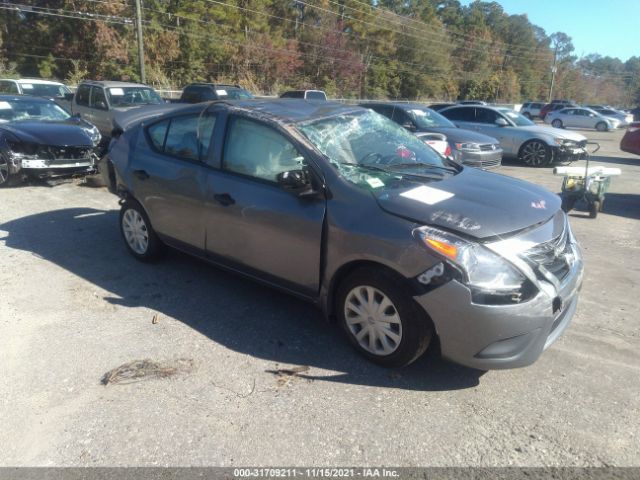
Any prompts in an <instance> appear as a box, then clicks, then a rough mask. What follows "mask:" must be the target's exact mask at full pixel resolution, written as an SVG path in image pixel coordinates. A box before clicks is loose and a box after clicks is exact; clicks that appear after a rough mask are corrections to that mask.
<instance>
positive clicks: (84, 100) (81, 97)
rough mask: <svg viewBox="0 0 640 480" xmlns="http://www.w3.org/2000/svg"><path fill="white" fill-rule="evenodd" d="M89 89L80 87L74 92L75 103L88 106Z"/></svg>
mask: <svg viewBox="0 0 640 480" xmlns="http://www.w3.org/2000/svg"><path fill="white" fill-rule="evenodd" d="M90 91H91V88H90V87H89V85H80V86H79V87H78V91H77V92H76V103H77V104H78V105H82V106H85V107H88V106H89V93H90Z"/></svg>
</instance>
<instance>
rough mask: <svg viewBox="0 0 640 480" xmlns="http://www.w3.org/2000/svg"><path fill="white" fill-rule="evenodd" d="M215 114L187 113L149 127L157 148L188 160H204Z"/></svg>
mask: <svg viewBox="0 0 640 480" xmlns="http://www.w3.org/2000/svg"><path fill="white" fill-rule="evenodd" d="M215 121H216V117H215V115H204V116H201V115H185V116H181V117H174V118H171V119H169V120H164V121H162V122H158V123H154V124H153V125H151V126H150V127H149V128H148V129H147V134H148V136H149V141H150V142H151V145H152V146H153V147H154V149H155V150H157V151H159V152H162V153H164V154H165V155H170V156H172V157H178V158H183V159H186V160H203V159H204V158H205V157H206V155H207V153H208V151H209V147H210V145H211V137H212V135H213V129H214V127H215Z"/></svg>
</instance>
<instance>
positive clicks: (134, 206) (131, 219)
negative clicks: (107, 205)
mask: <svg viewBox="0 0 640 480" xmlns="http://www.w3.org/2000/svg"><path fill="white" fill-rule="evenodd" d="M120 231H121V233H122V237H123V238H124V242H125V244H126V245H127V248H128V249H129V252H130V253H131V254H132V255H133V256H134V257H136V258H137V259H138V260H141V261H151V260H154V259H155V258H157V257H158V255H159V254H160V251H161V247H162V243H161V242H160V239H159V238H158V236H157V235H156V232H155V231H154V230H153V227H152V226H151V222H150V221H149V217H148V216H147V214H146V212H145V211H144V209H143V208H142V206H141V205H140V204H139V203H138V202H136V201H135V200H127V201H125V202H124V204H123V205H122V208H121V210H120Z"/></svg>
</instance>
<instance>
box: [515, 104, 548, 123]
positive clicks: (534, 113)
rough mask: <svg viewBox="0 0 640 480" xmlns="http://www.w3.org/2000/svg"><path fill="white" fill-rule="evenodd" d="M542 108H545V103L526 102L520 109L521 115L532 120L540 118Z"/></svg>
mask: <svg viewBox="0 0 640 480" xmlns="http://www.w3.org/2000/svg"><path fill="white" fill-rule="evenodd" d="M542 107H544V103H543V102H525V103H523V104H522V107H521V108H520V113H521V114H522V115H524V116H525V117H527V118H528V119H529V120H531V119H532V118H536V117H540V110H542Z"/></svg>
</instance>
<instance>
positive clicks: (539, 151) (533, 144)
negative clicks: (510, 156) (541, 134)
mask: <svg viewBox="0 0 640 480" xmlns="http://www.w3.org/2000/svg"><path fill="white" fill-rule="evenodd" d="M518 156H519V158H520V160H522V161H523V162H524V163H525V164H527V165H529V166H530V167H546V166H547V165H549V164H550V163H551V162H552V160H553V152H552V151H551V148H550V147H549V146H548V145H547V144H546V143H544V142H542V141H541V140H529V141H528V142H526V143H525V144H524V145H523V146H522V147H521V148H520V154H519V155H518Z"/></svg>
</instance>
